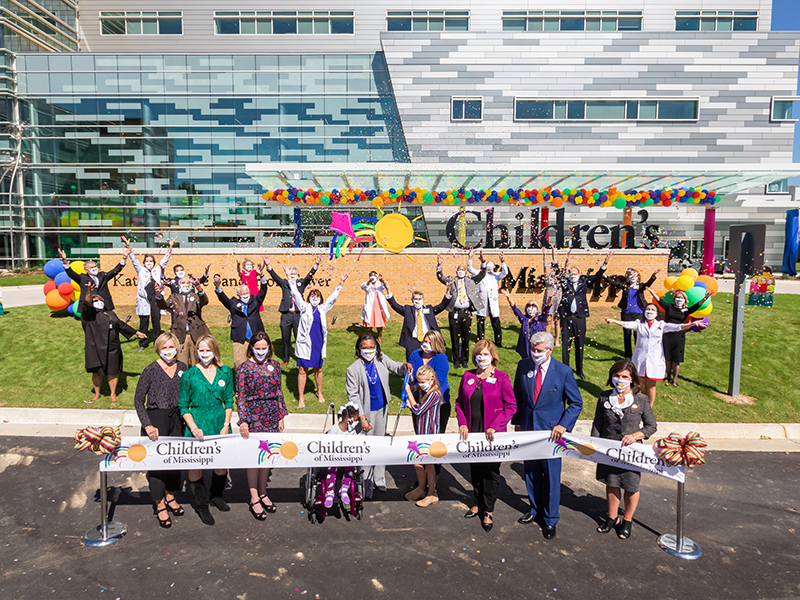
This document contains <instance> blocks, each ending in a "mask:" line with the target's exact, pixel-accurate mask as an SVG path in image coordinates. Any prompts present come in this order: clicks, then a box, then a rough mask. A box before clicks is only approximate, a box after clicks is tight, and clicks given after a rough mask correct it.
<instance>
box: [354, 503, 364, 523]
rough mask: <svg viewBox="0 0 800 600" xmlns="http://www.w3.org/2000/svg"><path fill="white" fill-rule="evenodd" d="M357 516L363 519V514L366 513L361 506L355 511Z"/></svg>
mask: <svg viewBox="0 0 800 600" xmlns="http://www.w3.org/2000/svg"><path fill="white" fill-rule="evenodd" d="M353 514H354V516H355V518H356V519H358V520H359V521H360V520H361V516H362V515H363V514H364V509H363V508H362V507H361V506H358V507H356V510H355V512H354V513H353Z"/></svg>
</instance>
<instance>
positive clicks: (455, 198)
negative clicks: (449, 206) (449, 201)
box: [453, 196, 461, 204]
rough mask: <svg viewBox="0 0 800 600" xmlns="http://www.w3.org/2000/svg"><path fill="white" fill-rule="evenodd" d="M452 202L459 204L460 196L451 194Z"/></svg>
mask: <svg viewBox="0 0 800 600" xmlns="http://www.w3.org/2000/svg"><path fill="white" fill-rule="evenodd" d="M453 204H461V198H459V197H458V196H453Z"/></svg>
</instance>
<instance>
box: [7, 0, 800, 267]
mask: <svg viewBox="0 0 800 600" xmlns="http://www.w3.org/2000/svg"><path fill="white" fill-rule="evenodd" d="M18 4H19V3H16V2H15V3H14V5H15V6H17V5H18ZM23 4H24V3H23ZM53 4H54V7H62V6H73V5H71V3H69V2H68V0H63V2H54V3H53ZM45 6H46V5H45ZM109 8H113V11H111V10H109ZM222 8H223V9H225V10H222V9H221V8H220V6H219V4H218V3H212V2H209V1H208V0H198V1H196V2H193V3H191V4H190V5H189V4H186V3H180V2H165V1H133V0H116V1H115V2H114V3H113V4H112V5H111V6H109V3H108V2H102V1H100V0H84V1H82V2H81V3H80V5H79V7H78V11H77V14H76V15H75V18H74V19H73V20H72V21H70V19H69V18H68V17H67V16H66V15H63V14H60V13H59V14H58V15H56V16H58V26H59V27H61V28H62V29H63V28H64V27H63V26H62V25H61V21H63V23H64V24H65V25H68V26H69V27H71V28H73V29H75V30H77V32H79V42H78V43H79V47H77V48H76V47H71V46H70V47H67V48H62V47H53V48H44V47H42V46H41V45H39V46H37V47H35V48H34V47H30V46H25V45H18V46H10V45H9V44H5V46H6V50H7V52H6V55H5V56H6V65H5V68H6V73H7V76H6V78H5V81H7V82H8V85H7V87H6V96H5V102H6V104H5V105H3V106H4V107H5V108H4V109H3V110H4V111H5V112H4V113H3V115H1V116H0V117H1V118H2V119H4V122H3V125H2V126H3V133H2V135H3V136H4V137H2V140H3V144H4V145H3V146H2V149H3V151H4V152H5V155H4V156H5V158H6V160H5V162H6V165H5V166H4V172H5V175H4V177H3V189H2V195H3V198H2V200H0V266H5V267H9V266H20V265H22V264H26V263H30V262H40V261H42V260H45V259H47V258H51V257H53V256H54V255H55V248H56V247H64V248H66V249H67V250H68V251H70V252H71V253H72V254H73V255H75V256H81V255H82V256H86V257H88V256H95V255H96V252H97V249H98V248H102V247H108V246H109V245H113V244H115V243H116V242H117V240H118V236H119V235H121V234H123V235H129V236H132V237H134V239H135V240H136V243H137V244H138V245H144V246H148V247H152V246H158V245H159V243H161V241H162V240H163V238H164V237H165V236H167V235H170V236H173V237H174V236H177V237H178V243H179V245H181V246H184V247H195V248H203V247H216V248H224V247H228V246H231V245H233V246H240V247H242V246H243V247H248V246H252V247H256V246H276V245H282V244H287V245H288V244H292V243H293V242H294V229H295V220H296V218H297V216H296V214H295V211H294V210H292V209H291V208H286V207H281V206H275V205H267V204H266V203H265V202H264V201H263V200H261V193H262V191H264V190H262V189H260V187H259V185H258V183H257V182H256V181H255V180H253V179H252V178H250V177H249V176H248V175H247V174H246V173H245V169H244V165H246V164H252V163H275V162H314V163H320V162H325V163H328V162H329V163H370V162H382V163H385V162H396V163H398V162H399V163H403V162H411V163H437V164H442V163H482V164H487V163H497V164H511V165H515V166H520V167H526V168H532V169H533V168H536V167H542V168H546V167H547V166H548V165H553V164H559V165H564V164H570V165H574V167H575V169H576V170H580V169H591V167H592V165H600V164H602V165H609V164H613V165H618V166H619V168H620V169H630V168H641V169H647V168H648V167H650V168H652V167H654V166H656V165H659V164H669V165H685V166H686V170H687V171H690V170H691V167H692V165H693V164H699V163H702V164H704V165H714V164H719V165H727V166H730V165H741V168H742V169H747V167H748V165H751V166H752V165H760V166H763V165H770V164H786V163H789V162H791V160H792V144H793V136H794V126H795V121H794V119H793V112H792V111H793V108H794V105H795V104H796V101H795V98H796V95H797V70H798V69H797V65H798V53H799V51H800V36H799V35H798V34H797V33H795V32H779V31H771V28H770V23H771V19H772V2H771V0H726V1H724V2H723V1H721V0H717V1H712V0H701V1H697V0H693V1H690V0H670V1H665V0H618V1H617V2H616V3H607V2H605V1H600V0H580V1H578V0H562V1H560V2H558V3H553V4H552V5H543V4H542V3H540V2H530V1H520V0H509V1H507V2H504V3H502V4H493V3H489V2H477V1H466V0H465V1H460V2H457V1H455V0H446V1H442V2H437V3H435V4H431V3H419V2H408V3H400V4H398V3H397V2H391V3H390V2H382V1H377V2H359V1H354V2H336V3H335V4H330V3H325V2H320V1H314V2H308V1H305V0H298V1H297V2H294V3H291V4H280V3H270V5H269V6H268V7H265V6H264V3H262V2H255V1H253V0H240V1H238V2H235V3H232V4H230V5H228V6H224V7H222ZM73 10H74V8H73ZM7 12H8V11H5V10H4V14H5V13H7ZM26 14H27V13H26ZM4 18H5V19H6V21H5V22H4V23H5V24H6V25H7V24H8V19H9V18H10V17H8V15H6V16H5V17H4ZM48 22H52V19H50V21H48ZM20 27H21V26H19V25H17V28H18V29H19V28H20ZM9 30H10V29H5V30H4V29H3V28H2V25H0V31H5V32H6V38H7V37H8V31H9ZM65 31H71V30H70V29H65ZM44 33H46V34H47V35H48V36H50V37H54V38H55V37H57V36H56V35H55V34H54V33H53V32H52V31H49V32H45V31H44V30H42V32H40V37H41V35H43V34H44ZM15 35H21V34H19V33H17V34H15ZM25 39H27V38H25ZM48 39H49V38H48ZM58 39H61V38H58ZM76 39H77V38H76ZM21 40H22V38H20V44H22V42H21ZM61 41H62V42H63V43H64V44H65V45H67V46H69V44H68V43H67V42H65V41H64V40H61ZM76 50H77V51H76ZM770 191H771V192H772V193H769V194H767V190H766V189H765V188H764V187H761V188H759V189H752V190H749V191H748V192H747V193H740V194H736V195H730V196H726V197H725V198H724V199H723V200H722V202H721V204H719V205H718V206H719V208H718V210H717V227H718V230H719V235H718V237H717V244H718V245H719V247H718V248H717V253H718V254H721V253H722V252H723V251H724V250H725V248H724V245H725V243H726V242H725V240H726V234H727V229H728V228H729V226H730V225H732V224H737V223H741V222H752V221H753V220H756V221H759V222H766V223H768V225H769V228H768V232H769V233H768V236H769V237H768V248H767V255H766V258H767V261H768V262H769V263H771V264H775V263H780V255H781V253H782V248H783V223H784V220H785V212H786V210H787V209H788V208H792V207H797V201H796V199H795V196H794V194H793V193H791V192H792V191H791V190H790V189H788V188H786V186H785V182H781V181H778V182H775V183H774V184H773V185H772V186H771V188H770ZM453 210H454V209H453V208H452V207H449V208H448V207H444V206H437V205H435V206H432V207H425V208H424V209H423V214H424V220H423V222H422V224H421V227H422V228H423V229H424V231H425V235H423V236H420V237H424V238H425V240H426V241H418V242H417V244H418V245H434V246H439V245H440V246H445V245H448V241H447V237H446V235H445V223H446V221H447V220H448V219H449V217H450V216H451V215H452V214H453ZM517 212H518V210H516V209H515V208H514V207H500V206H498V207H496V208H495V214H494V220H495V222H496V223H509V224H512V225H515V224H516V223H517V221H516V220H515V219H516V216H517ZM566 217H567V220H568V222H569V223H568V224H584V223H588V224H591V223H592V222H597V221H603V222H608V221H610V220H613V219H617V220H618V219H619V211H612V210H610V209H608V210H607V209H600V208H595V209H591V210H590V211H588V210H583V211H580V210H578V209H576V208H573V209H570V210H568V211H567V215H566ZM302 218H303V219H305V221H306V225H307V226H306V230H307V231H308V230H309V228H308V222H311V223H312V225H313V221H314V218H313V217H311V218H310V217H309V215H308V214H305V215H304V216H303V217H302ZM649 223H651V224H660V225H662V233H663V236H662V241H663V242H664V243H668V244H670V245H671V246H673V247H675V254H676V255H682V254H684V253H686V254H689V255H691V256H692V257H695V258H699V256H700V255H701V254H702V238H703V235H702V227H703V225H702V223H703V214H702V211H701V210H693V209H691V208H690V209H674V208H672V209H667V208H655V209H653V210H652V211H651V215H650V217H649ZM310 231H311V234H312V235H311V237H310V238H308V240H307V241H308V242H310V243H314V244H318V245H325V244H326V236H327V233H326V232H325V222H324V218H322V219H321V220H320V221H319V223H318V227H317V229H316V230H315V229H314V227H313V226H312V227H311V228H310ZM315 234H316V235H315ZM328 237H329V236H328Z"/></svg>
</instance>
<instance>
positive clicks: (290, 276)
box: [289, 275, 297, 283]
mask: <svg viewBox="0 0 800 600" xmlns="http://www.w3.org/2000/svg"><path fill="white" fill-rule="evenodd" d="M289 281H291V282H292V283H297V275H289Z"/></svg>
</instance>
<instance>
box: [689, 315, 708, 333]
mask: <svg viewBox="0 0 800 600" xmlns="http://www.w3.org/2000/svg"><path fill="white" fill-rule="evenodd" d="M708 322H709V321H708V317H703V318H702V319H696V318H694V317H692V323H697V325H692V326H691V327H690V328H689V331H703V330H704V329H705V328H706V327H708Z"/></svg>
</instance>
